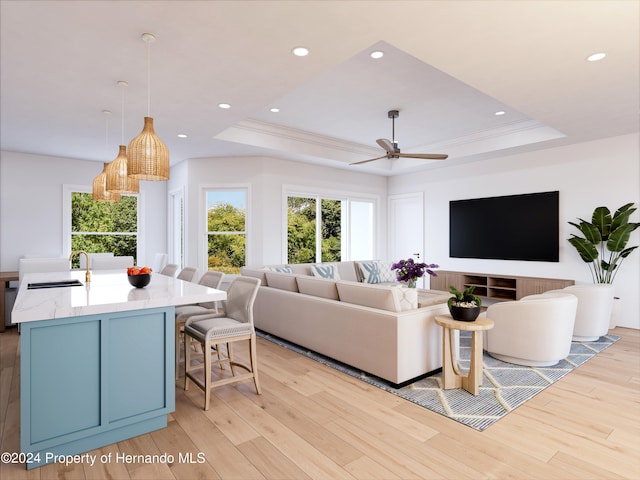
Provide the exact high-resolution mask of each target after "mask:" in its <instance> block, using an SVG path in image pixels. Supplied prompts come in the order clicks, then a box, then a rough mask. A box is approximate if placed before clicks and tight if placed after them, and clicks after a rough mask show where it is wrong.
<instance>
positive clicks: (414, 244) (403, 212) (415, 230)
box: [388, 192, 424, 288]
mask: <svg viewBox="0 0 640 480" xmlns="http://www.w3.org/2000/svg"><path fill="white" fill-rule="evenodd" d="M388 209H389V253H390V258H389V260H390V261H393V262H397V261H398V260H401V259H407V258H410V257H413V259H414V260H420V261H423V260H424V251H423V250H424V194H423V193H422V192H416V193H407V194H402V195H391V196H390V197H389V206H388ZM418 287H420V288H424V281H423V280H420V281H419V282H418Z"/></svg>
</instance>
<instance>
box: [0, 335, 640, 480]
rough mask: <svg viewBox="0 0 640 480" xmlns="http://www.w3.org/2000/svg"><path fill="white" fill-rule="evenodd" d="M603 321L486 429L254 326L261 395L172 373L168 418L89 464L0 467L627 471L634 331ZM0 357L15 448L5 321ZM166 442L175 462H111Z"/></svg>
mask: <svg viewBox="0 0 640 480" xmlns="http://www.w3.org/2000/svg"><path fill="white" fill-rule="evenodd" d="M612 333H615V334H617V335H621V336H622V339H621V340H620V341H618V342H617V343H616V344H615V345H613V346H611V347H609V348H608V349H607V350H605V351H604V352H602V353H600V354H599V355H597V356H596V357H595V358H594V359H592V360H590V361H589V362H587V363H586V364H584V365H582V366H581V367H579V368H578V369H577V370H575V371H574V372H572V373H570V374H569V375H567V376H566V377H565V378H563V379H562V380H560V381H558V382H557V383H556V384H554V385H553V386H551V387H550V388H548V389H546V390H545V391H543V392H542V393H540V394H539V395H537V396H536V397H535V398H533V399H532V400H530V401H528V402H527V403H526V404H525V405H523V406H521V407H520V408H518V409H516V410H515V411H514V412H512V413H510V414H509V415H507V416H506V417H505V418H503V419H502V420H500V421H498V422H497V423H496V424H495V425H493V426H491V427H489V428H488V429H487V430H485V431H484V432H477V431H475V430H473V429H471V428H469V427H466V426H464V425H461V424H459V423H457V422H455V421H452V420H448V419H447V418H445V417H442V416H440V415H438V414H436V413H432V412H430V411H429V410H427V409H424V408H422V407H419V406H416V405H414V404H412V403H410V402H407V401H404V400H402V399H400V398H398V397H396V396H394V395H392V394H389V393H386V392H383V391H381V390H379V389H377V388H375V387H372V386H369V385H368V384H366V383H364V382H360V381H358V380H356V379H353V378H351V377H349V376H346V375H343V374H340V373H339V372H336V371H335V370H333V369H331V368H329V367H325V366H323V365H321V364H319V363H316V362H314V361H312V360H309V359H307V358H304V357H302V356H300V355H297V354H295V353H293V352H291V351H288V350H285V349H282V348H280V347H278V346H275V345H273V344H271V343H270V342H268V341H265V340H262V339H260V340H259V343H258V361H259V366H260V380H261V384H262V390H263V395H262V396H257V395H256V394H255V390H254V388H253V382H250V381H249V382H245V383H243V384H240V385H236V386H225V387H222V388H219V389H216V390H214V394H213V395H212V399H211V408H210V410H209V411H207V412H205V411H203V410H202V401H203V394H202V392H201V391H200V390H198V389H197V388H195V387H191V388H190V389H189V391H187V392H186V393H185V392H184V391H183V390H182V378H181V379H179V380H177V382H176V385H177V387H176V411H175V412H174V413H173V414H172V415H170V417H169V425H168V427H167V428H165V429H162V430H159V431H156V432H153V433H151V434H147V435H142V436H139V437H136V438H133V439H130V440H127V441H124V442H120V443H117V444H114V445H110V446H108V447H105V448H102V449H99V450H95V451H93V452H90V453H92V454H95V455H97V458H98V460H97V461H96V464H95V465H94V466H93V467H91V466H89V465H88V464H86V463H83V464H75V465H69V466H65V465H62V464H52V465H46V466H44V467H41V468H37V469H34V470H30V471H27V470H25V468H24V466H23V465H13V464H8V465H7V464H3V465H0V478H2V479H3V480H9V479H11V480H14V479H22V478H26V479H43V480H44V479H47V480H48V479H116V480H119V479H149V480H158V479H185V480H187V479H188V480H192V479H296V480H298V479H327V480H333V479H456V480H458V479H482V478H489V479H567V480H573V479H575V480H584V479H598V480H599V479H623V478H627V479H637V478H640V331H637V330H631V329H623V328H617V329H615V330H614V331H613V332H612ZM239 353H244V352H240V350H239ZM0 361H1V362H2V363H1V365H0V367H1V368H0V388H1V390H0V439H1V441H0V451H2V452H18V451H19V396H20V394H19V371H18V366H19V335H18V334H17V332H16V330H15V329H11V330H9V331H7V332H6V333H3V334H1V335H0ZM60 373H61V375H62V374H64V372H60ZM163 453H164V454H169V455H173V456H174V459H175V461H174V463H173V464H166V463H162V462H155V463H150V464H145V463H142V462H139V461H138V462H131V463H126V462H125V463H123V462H122V461H120V462H118V463H116V462H115V456H116V454H120V455H122V454H127V455H151V454H158V455H160V454H163ZM109 454H111V455H112V457H111V458H112V459H114V460H112V461H111V462H107V463H101V462H100V460H99V458H100V455H105V456H107V455H109ZM180 454H183V458H182V459H181V458H180V456H179V455H180ZM185 454H191V455H192V461H193V462H194V463H186V462H185V457H184V455H185ZM105 458H106V457H105ZM199 459H202V460H204V462H203V463H197V462H198V460H199ZM180 460H182V461H180Z"/></svg>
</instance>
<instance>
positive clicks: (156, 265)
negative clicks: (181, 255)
mask: <svg viewBox="0 0 640 480" xmlns="http://www.w3.org/2000/svg"><path fill="white" fill-rule="evenodd" d="M168 257H169V255H167V254H166V253H156V256H155V257H154V258H153V263H152V264H151V270H152V271H153V273H156V272H158V273H160V272H161V271H162V269H163V268H164V267H165V265H166V264H167V258H168Z"/></svg>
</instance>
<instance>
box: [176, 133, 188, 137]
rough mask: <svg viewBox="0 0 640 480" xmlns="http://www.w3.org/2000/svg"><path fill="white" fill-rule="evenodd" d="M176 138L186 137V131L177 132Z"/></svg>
mask: <svg viewBox="0 0 640 480" xmlns="http://www.w3.org/2000/svg"><path fill="white" fill-rule="evenodd" d="M178 138H187V134H186V133H179V134H178Z"/></svg>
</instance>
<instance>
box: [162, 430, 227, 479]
mask: <svg viewBox="0 0 640 480" xmlns="http://www.w3.org/2000/svg"><path fill="white" fill-rule="evenodd" d="M151 438H153V441H154V442H155V444H156V445H157V446H158V450H159V451H160V452H162V453H166V454H168V455H171V457H172V459H173V462H172V463H170V464H169V468H170V469H171V473H172V474H173V476H174V477H175V478H176V480H190V479H193V478H211V479H214V478H218V475H217V473H216V471H215V470H214V469H213V468H212V467H211V465H209V464H208V463H207V461H206V457H205V454H204V453H203V452H200V451H198V447H197V446H196V445H195V444H194V443H193V442H192V441H191V438H190V437H189V435H187V434H186V432H185V431H184V430H183V429H182V427H180V424H179V423H178V422H177V421H176V420H175V419H174V420H173V421H171V422H169V423H168V425H167V428H162V429H160V430H156V431H154V432H151Z"/></svg>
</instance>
